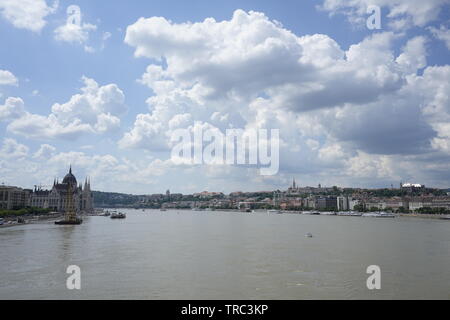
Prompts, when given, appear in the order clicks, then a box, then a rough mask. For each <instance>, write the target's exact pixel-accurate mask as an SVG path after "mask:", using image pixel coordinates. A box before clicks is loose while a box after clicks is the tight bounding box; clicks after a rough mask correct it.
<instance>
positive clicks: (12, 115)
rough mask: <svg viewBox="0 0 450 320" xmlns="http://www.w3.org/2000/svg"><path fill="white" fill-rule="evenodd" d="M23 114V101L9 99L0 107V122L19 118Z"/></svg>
mask: <svg viewBox="0 0 450 320" xmlns="http://www.w3.org/2000/svg"><path fill="white" fill-rule="evenodd" d="M24 113H25V109H24V103H23V100H22V99H20V98H14V97H9V98H7V99H6V101H5V104H3V105H0V121H8V120H12V119H17V118H20V117H21V116H22V115H23V114H24Z"/></svg>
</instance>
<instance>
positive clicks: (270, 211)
mask: <svg viewBox="0 0 450 320" xmlns="http://www.w3.org/2000/svg"><path fill="white" fill-rule="evenodd" d="M267 213H277V214H282V213H283V212H281V211H280V210H274V209H271V210H267Z"/></svg>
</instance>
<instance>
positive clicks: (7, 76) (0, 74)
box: [0, 70, 19, 85]
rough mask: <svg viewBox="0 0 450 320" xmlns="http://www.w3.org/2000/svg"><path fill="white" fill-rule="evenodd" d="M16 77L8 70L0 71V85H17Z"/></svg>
mask: <svg viewBox="0 0 450 320" xmlns="http://www.w3.org/2000/svg"><path fill="white" fill-rule="evenodd" d="M18 82H19V81H18V80H17V78H16V76H15V75H13V74H12V73H11V72H10V71H8V70H0V85H17V83H18Z"/></svg>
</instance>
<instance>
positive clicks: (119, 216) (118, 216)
mask: <svg viewBox="0 0 450 320" xmlns="http://www.w3.org/2000/svg"><path fill="white" fill-rule="evenodd" d="M126 217H127V215H126V214H125V213H123V212H119V213H117V212H113V214H111V219H125V218H126Z"/></svg>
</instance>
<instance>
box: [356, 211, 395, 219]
mask: <svg viewBox="0 0 450 320" xmlns="http://www.w3.org/2000/svg"><path fill="white" fill-rule="evenodd" d="M362 216H363V217H373V218H395V217H396V215H395V214H393V213H387V212H369V213H363V214H362Z"/></svg>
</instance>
